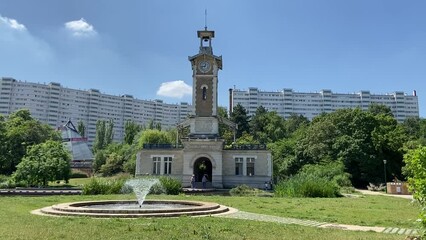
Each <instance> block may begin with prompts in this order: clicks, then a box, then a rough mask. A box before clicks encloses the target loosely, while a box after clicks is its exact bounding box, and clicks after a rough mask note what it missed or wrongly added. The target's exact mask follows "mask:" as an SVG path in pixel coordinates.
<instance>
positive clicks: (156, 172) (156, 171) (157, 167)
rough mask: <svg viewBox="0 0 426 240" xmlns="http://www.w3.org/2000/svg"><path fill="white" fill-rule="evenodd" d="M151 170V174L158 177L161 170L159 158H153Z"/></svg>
mask: <svg viewBox="0 0 426 240" xmlns="http://www.w3.org/2000/svg"><path fill="white" fill-rule="evenodd" d="M152 160H153V163H154V165H153V170H152V174H154V175H160V169H161V157H153V158H152Z"/></svg>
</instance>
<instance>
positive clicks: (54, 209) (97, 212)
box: [31, 200, 238, 218]
mask: <svg viewBox="0 0 426 240" xmlns="http://www.w3.org/2000/svg"><path fill="white" fill-rule="evenodd" d="M146 202H148V204H149V203H170V204H173V203H178V204H188V205H192V206H193V207H190V208H174V209H173V208H172V209H93V208H84V207H75V206H70V205H72V204H86V205H87V204H91V203H94V204H99V203H101V204H102V203H104V204H111V203H132V204H133V203H136V204H137V203H138V202H137V201H135V200H99V201H80V202H70V203H61V204H56V205H52V206H49V207H45V208H41V209H37V210H34V211H31V212H32V213H33V214H39V215H47V216H57V217H61V216H69V217H71V216H73V217H75V216H84V217H92V218H140V217H148V218H152V217H179V216H183V215H185V216H193V217H196V216H197V217H202V216H212V215H223V214H230V213H234V212H237V211H238V210H237V209H234V208H231V207H227V206H223V205H219V204H217V203H212V202H202V201H187V200H146Z"/></svg>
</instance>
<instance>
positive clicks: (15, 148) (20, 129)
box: [0, 109, 61, 175]
mask: <svg viewBox="0 0 426 240" xmlns="http://www.w3.org/2000/svg"><path fill="white" fill-rule="evenodd" d="M4 127H5V129H6V142H5V144H4V145H3V146H2V148H3V150H4V151H5V153H4V154H5V155H4V159H6V161H4V162H3V163H1V162H0V164H1V165H0V174H6V175H9V174H12V173H13V172H14V171H15V170H16V166H17V165H18V164H19V163H20V162H21V160H22V158H23V156H24V155H25V153H26V151H27V147H29V146H32V145H36V144H40V143H43V142H45V141H47V140H58V141H59V140H60V139H61V138H60V135H59V133H58V132H57V131H55V130H54V129H53V128H51V127H50V126H49V125H47V124H43V123H41V122H40V121H38V120H35V119H33V118H32V117H31V114H30V112H29V110H27V109H21V110H18V111H16V112H14V113H12V114H10V116H9V118H8V120H7V121H6V122H5V124H4Z"/></svg>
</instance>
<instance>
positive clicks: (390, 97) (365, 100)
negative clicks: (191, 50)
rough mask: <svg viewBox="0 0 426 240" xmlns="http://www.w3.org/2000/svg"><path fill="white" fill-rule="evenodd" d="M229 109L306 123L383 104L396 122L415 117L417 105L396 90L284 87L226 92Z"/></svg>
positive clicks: (411, 98)
mask: <svg viewBox="0 0 426 240" xmlns="http://www.w3.org/2000/svg"><path fill="white" fill-rule="evenodd" d="M229 94H230V96H229V98H230V102H229V104H230V108H229V109H232V108H233V106H236V105H237V104H240V105H241V106H243V107H244V108H245V109H246V110H247V112H248V114H249V115H252V114H254V113H255V111H256V109H257V108H258V107H259V106H263V107H264V108H266V109H267V110H268V111H275V112H277V113H278V114H279V115H280V116H283V117H284V118H288V117H290V115H291V114H297V115H303V116H305V117H307V118H308V119H309V120H312V118H314V117H316V116H318V115H319V114H321V113H324V112H325V113H330V112H333V111H336V110H338V109H343V108H357V107H359V108H361V109H362V110H367V109H368V106H369V105H370V104H372V103H377V104H383V105H386V106H388V107H390V109H391V110H392V113H393V115H394V116H395V118H396V119H397V120H398V122H402V121H404V119H406V118H407V117H419V105H418V98H417V95H416V91H413V94H412V95H408V94H405V93H404V92H401V91H396V92H393V93H387V94H373V93H370V91H360V92H357V93H333V92H332V91H331V90H321V91H319V92H315V93H306V92H295V91H294V90H293V89H288V88H284V89H283V90H282V91H262V90H259V89H258V88H254V87H253V88H249V89H248V90H239V89H229Z"/></svg>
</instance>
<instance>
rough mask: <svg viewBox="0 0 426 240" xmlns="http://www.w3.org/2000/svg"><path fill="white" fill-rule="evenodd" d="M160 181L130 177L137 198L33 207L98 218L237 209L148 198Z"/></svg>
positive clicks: (203, 213)
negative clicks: (134, 199)
mask: <svg viewBox="0 0 426 240" xmlns="http://www.w3.org/2000/svg"><path fill="white" fill-rule="evenodd" d="M156 183H159V180H158V179H155V178H143V179H131V180H128V181H127V182H126V183H125V187H126V188H127V189H129V188H132V189H133V191H134V193H135V194H136V196H137V201H132V200H130V201H129V200H104V201H85V202H73V203H63V204H57V205H53V206H49V207H45V208H42V209H38V210H34V211H33V213H35V214H42V215H52V216H87V217H95V218H139V217H178V216H183V215H185V216H209V215H215V214H224V213H230V212H234V211H236V210H235V209H232V208H229V207H226V206H223V205H219V204H217V203H211V202H199V201H186V200H145V197H146V195H147V194H148V193H149V191H150V189H151V187H152V186H153V185H155V184H156Z"/></svg>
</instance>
